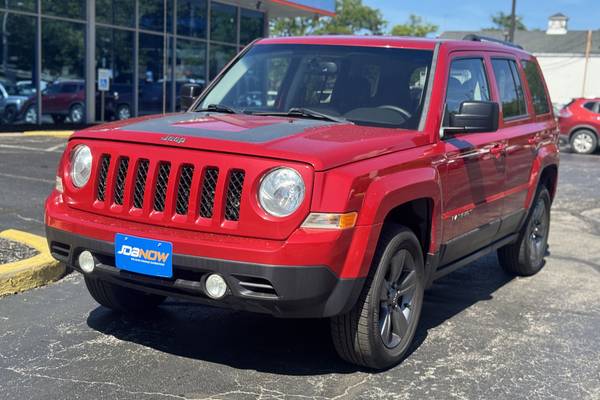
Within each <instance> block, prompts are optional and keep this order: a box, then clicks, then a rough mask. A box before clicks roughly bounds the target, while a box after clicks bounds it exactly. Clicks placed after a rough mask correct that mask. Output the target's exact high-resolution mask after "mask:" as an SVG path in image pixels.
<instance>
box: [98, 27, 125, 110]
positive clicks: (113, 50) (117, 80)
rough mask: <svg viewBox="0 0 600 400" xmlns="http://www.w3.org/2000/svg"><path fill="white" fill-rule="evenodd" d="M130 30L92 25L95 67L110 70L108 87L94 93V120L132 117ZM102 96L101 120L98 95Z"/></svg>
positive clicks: (100, 97)
mask: <svg viewBox="0 0 600 400" xmlns="http://www.w3.org/2000/svg"><path fill="white" fill-rule="evenodd" d="M133 36H134V34H133V32H130V31H124V30H119V29H111V28H102V27H98V28H96V68H105V69H108V70H110V72H111V75H112V79H111V80H110V90H109V91H108V92H105V93H104V95H102V94H101V93H100V92H98V91H97V92H96V119H97V120H99V121H101V120H104V121H110V120H122V119H127V118H130V117H131V116H133V68H134V65H133ZM103 97H104V119H102V115H101V114H102V112H101V111H102V109H101V107H100V105H101V104H102V98H103Z"/></svg>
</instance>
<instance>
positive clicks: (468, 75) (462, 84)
mask: <svg viewBox="0 0 600 400" xmlns="http://www.w3.org/2000/svg"><path fill="white" fill-rule="evenodd" d="M489 100H490V91H489V86H488V82H487V78H486V75H485V68H484V66H483V60H482V59H481V58H461V59H458V60H454V61H452V64H451V65H450V78H449V79H448V89H447V91H446V107H447V108H448V112H458V111H459V110H460V105H461V104H462V103H463V102H464V101H489Z"/></svg>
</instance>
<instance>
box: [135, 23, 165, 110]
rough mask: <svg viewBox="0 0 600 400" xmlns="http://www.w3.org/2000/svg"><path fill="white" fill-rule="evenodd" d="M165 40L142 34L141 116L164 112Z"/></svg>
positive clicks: (140, 71)
mask: <svg viewBox="0 0 600 400" xmlns="http://www.w3.org/2000/svg"><path fill="white" fill-rule="evenodd" d="M164 46H165V43H164V39H163V36H162V35H151V34H148V33H140V55H139V63H140V64H139V76H140V81H139V86H138V91H139V92H138V104H139V114H140V115H144V114H156V113H161V112H163V74H164V65H163V63H164V59H163V56H164Z"/></svg>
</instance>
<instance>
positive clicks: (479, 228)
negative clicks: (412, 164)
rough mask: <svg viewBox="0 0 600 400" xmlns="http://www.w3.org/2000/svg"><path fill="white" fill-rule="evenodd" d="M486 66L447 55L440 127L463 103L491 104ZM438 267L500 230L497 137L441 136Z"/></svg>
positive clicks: (470, 57)
mask: <svg viewBox="0 0 600 400" xmlns="http://www.w3.org/2000/svg"><path fill="white" fill-rule="evenodd" d="M487 71H489V63H488V62H487V61H486V59H485V58H484V57H483V56H479V55H475V54H472V53H469V52H467V53H455V54H453V55H452V59H451V64H450V70H449V73H448V81H447V87H446V110H445V115H446V118H444V123H446V121H447V117H448V116H449V115H450V113H456V112H458V111H459V110H460V106H461V104H462V103H463V102H464V101H491V100H492V95H491V91H490V84H489V82H490V80H489V79H488V76H489V75H488V72H487ZM442 143H443V146H444V153H445V163H446V170H445V174H446V176H445V177H444V179H443V182H444V188H443V197H444V198H443V207H444V208H443V210H444V212H443V219H444V224H443V225H444V232H443V243H444V250H443V254H442V260H441V263H442V265H444V264H448V263H451V262H453V261H456V260H458V259H460V258H462V257H464V256H467V255H469V254H471V253H473V252H475V251H477V250H479V249H481V248H483V247H485V246H487V245H488V244H490V243H491V242H492V241H493V240H494V238H495V237H496V234H497V233H498V229H499V226H500V217H501V214H502V206H503V204H502V203H503V199H502V191H503V188H504V180H505V167H506V166H505V157H504V148H505V146H506V143H505V142H504V141H503V140H499V139H498V134H497V132H483V133H469V134H452V135H445V137H444V138H443V141H442Z"/></svg>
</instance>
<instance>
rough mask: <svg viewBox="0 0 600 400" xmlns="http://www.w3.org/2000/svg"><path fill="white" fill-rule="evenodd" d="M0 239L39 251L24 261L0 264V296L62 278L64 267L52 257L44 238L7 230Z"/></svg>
mask: <svg viewBox="0 0 600 400" xmlns="http://www.w3.org/2000/svg"><path fill="white" fill-rule="evenodd" d="M0 238H3V239H8V240H12V241H15V242H19V243H23V244H25V245H27V246H29V247H33V248H34V249H36V250H37V251H39V254H38V255H36V256H34V257H31V258H28V259H26V260H21V261H15V262H12V263H8V264H0V296H5V295H7V294H13V293H17V292H22V291H24V290H27V289H33V288H35V287H38V286H42V285H45V284H47V283H49V282H52V281H55V280H57V279H60V278H61V277H62V276H64V274H65V272H66V268H65V266H64V265H63V264H61V263H59V262H58V261H56V260H55V259H54V258H53V257H52V255H51V254H50V250H49V249H48V243H47V242H46V239H45V238H44V237H42V236H38V235H33V234H31V233H27V232H21V231H17V230H14V229H9V230H6V231H3V232H0Z"/></svg>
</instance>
